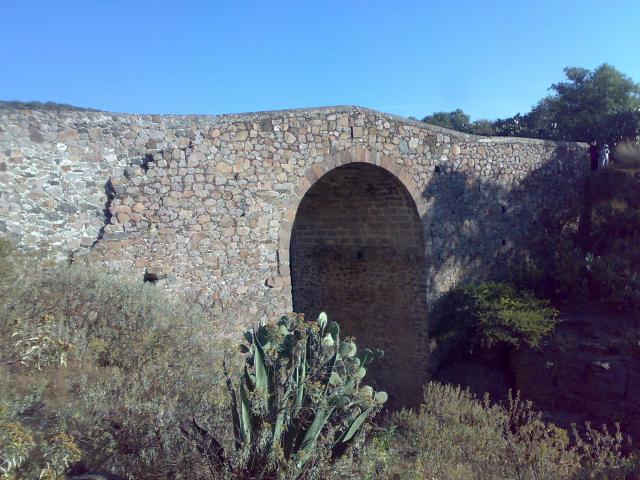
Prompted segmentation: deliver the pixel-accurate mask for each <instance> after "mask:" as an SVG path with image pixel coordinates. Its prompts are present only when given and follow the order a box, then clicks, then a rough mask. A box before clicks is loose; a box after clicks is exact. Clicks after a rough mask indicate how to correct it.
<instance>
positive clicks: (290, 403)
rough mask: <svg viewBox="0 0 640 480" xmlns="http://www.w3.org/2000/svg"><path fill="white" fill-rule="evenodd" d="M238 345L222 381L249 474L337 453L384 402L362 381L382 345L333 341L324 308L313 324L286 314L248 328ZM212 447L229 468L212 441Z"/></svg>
mask: <svg viewBox="0 0 640 480" xmlns="http://www.w3.org/2000/svg"><path fill="white" fill-rule="evenodd" d="M240 350H241V352H242V353H244V354H245V357H246V358H245V365H244V369H243V371H242V373H241V375H240V376H239V378H238V379H237V381H236V382H234V381H233V379H232V378H231V377H229V376H228V375H227V386H228V389H229V393H230V396H231V410H232V411H231V414H232V418H233V426H234V437H235V449H236V452H242V456H243V457H245V458H246V459H247V461H245V462H243V463H244V465H246V466H247V467H245V468H247V469H248V471H245V472H243V473H244V474H246V475H249V476H251V477H252V478H253V477H262V478H269V475H268V472H271V473H275V474H276V477H279V476H281V475H282V474H283V472H285V471H286V472H287V473H286V477H287V478H302V477H304V476H305V472H307V471H308V470H309V469H312V468H313V464H314V462H317V461H320V460H326V459H335V458H337V457H339V456H341V455H343V454H344V453H345V452H346V451H347V449H348V448H349V446H350V445H352V444H353V443H354V441H355V439H356V438H357V436H358V434H359V433H360V432H361V431H362V429H363V428H362V427H363V425H364V424H365V422H366V421H367V420H368V419H370V418H371V417H373V416H374V415H375V414H376V413H377V412H378V411H379V410H380V408H381V407H382V405H383V404H384V403H385V402H386V400H387V394H386V393H385V392H382V391H379V392H374V390H373V389H372V388H371V387H370V386H366V385H363V384H362V380H363V378H364V376H365V374H366V372H367V366H368V365H369V364H370V363H371V362H372V361H373V360H375V359H377V358H380V357H382V354H383V353H382V351H380V350H370V349H367V348H364V349H361V350H359V349H358V348H357V346H356V344H355V342H354V340H353V339H352V338H345V339H344V340H341V339H340V329H339V326H338V324H337V323H335V322H328V320H327V315H326V314H324V313H322V314H320V316H319V317H318V320H317V321H315V322H307V321H305V320H304V318H303V316H301V315H292V316H289V317H283V318H281V319H280V321H278V322H277V324H269V325H262V326H260V327H258V328H257V329H251V330H249V331H247V332H245V334H244V342H243V344H242V345H241V346H240ZM320 450H322V453H321V452H320ZM214 451H216V452H217V454H218V456H219V457H220V462H219V464H220V465H221V466H223V467H224V468H230V469H232V470H233V467H232V466H231V465H230V464H229V460H228V458H222V457H224V450H223V448H222V446H221V445H220V444H219V443H216V444H215V448H214ZM278 472H279V473H278ZM236 473H239V472H236ZM265 475H266V477H265Z"/></svg>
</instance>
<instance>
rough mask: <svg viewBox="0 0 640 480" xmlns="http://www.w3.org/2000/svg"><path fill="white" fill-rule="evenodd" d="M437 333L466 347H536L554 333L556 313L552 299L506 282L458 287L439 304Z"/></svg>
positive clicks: (435, 333) (468, 348) (435, 334)
mask: <svg viewBox="0 0 640 480" xmlns="http://www.w3.org/2000/svg"><path fill="white" fill-rule="evenodd" d="M440 310H441V312H443V313H441V315H444V316H445V317H444V318H443V319H442V320H441V321H440V322H439V327H438V330H437V331H436V332H434V336H435V337H436V338H439V339H449V340H452V341H453V342H454V343H456V344H458V345H463V346H465V347H466V349H467V350H470V351H473V350H474V349H477V348H479V347H480V348H489V349H490V348H492V347H493V346H495V345H504V346H509V347H518V346H519V345H520V344H521V343H523V342H524V343H526V344H527V345H529V346H531V347H537V346H538V345H539V343H540V341H541V339H542V338H544V337H545V336H547V335H549V334H550V333H552V332H553V330H554V328H555V324H556V322H555V316H556V315H557V312H556V310H555V309H553V308H551V307H550V306H549V302H547V301H545V300H540V299H538V298H536V297H535V296H533V295H532V294H531V293H529V292H528V291H519V290H517V289H515V288H514V287H512V286H511V285H508V284H506V283H494V282H487V283H481V284H479V285H475V286H467V287H463V288H460V289H457V290H455V291H454V292H452V293H451V294H449V295H448V297H447V298H446V299H445V300H444V301H443V303H442V305H441V306H440Z"/></svg>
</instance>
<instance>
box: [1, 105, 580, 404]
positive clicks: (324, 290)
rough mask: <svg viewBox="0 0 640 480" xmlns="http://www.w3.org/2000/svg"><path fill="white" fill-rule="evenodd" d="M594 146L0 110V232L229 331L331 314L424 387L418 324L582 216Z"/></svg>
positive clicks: (255, 120)
mask: <svg viewBox="0 0 640 480" xmlns="http://www.w3.org/2000/svg"><path fill="white" fill-rule="evenodd" d="M588 169H589V161H588V157H587V146H586V145H584V144H579V143H558V142H549V141H541V140H531V139H522V138H487V137H478V136H473V135H467V134H463V133H460V132H455V131H450V130H446V129H442V128H439V127H434V126H431V125H427V124H424V123H421V122H418V121H414V120H408V119H404V118H399V117H395V116H392V115H387V114H383V113H379V112H376V111H372V110H368V109H364V108H359V107H331V108H319V109H301V110H290V111H277V112H266V113H255V114H243V115H222V116H154V115H124V114H111V113H103V112H89V111H71V110H52V111H45V110H29V109H13V108H8V107H7V106H4V107H0V188H1V189H2V191H1V192H0V233H1V232H4V234H5V235H7V236H10V237H11V238H13V239H14V240H15V241H16V242H18V243H19V244H21V245H22V246H24V247H38V248H41V249H46V250H51V251H54V252H57V253H58V254H59V253H60V252H67V253H69V254H71V255H72V256H73V258H74V259H78V258H84V259H86V260H87V261H89V262H91V263H94V264H100V265H106V266H107V267H109V268H110V269H113V270H117V271H120V272H123V273H127V274H130V275H133V276H136V277H137V278H139V279H140V281H143V280H145V281H152V282H156V283H157V284H158V286H159V288H166V289H169V290H172V291H175V292H179V293H181V294H183V295H185V296H186V297H187V298H188V299H189V300H190V301H196V302H199V303H200V304H202V305H203V306H204V307H205V308H207V309H210V310H211V312H213V314H214V315H213V317H214V318H215V319H216V321H217V322H219V324H220V328H221V330H222V331H224V332H226V333H234V332H235V331H237V330H239V329H241V328H243V327H245V326H247V325H250V324H255V323H257V322H258V321H265V320H268V319H273V318H274V317H276V316H278V315H280V314H282V313H284V312H287V311H290V310H292V309H293V310H295V311H300V312H305V313H306V314H307V315H311V316H315V315H317V313H318V312H319V311H322V310H324V311H326V312H327V313H328V315H329V317H330V319H333V320H337V321H338V322H340V324H341V326H342V329H343V332H344V334H345V335H355V336H356V337H357V338H358V340H359V344H366V345H369V346H376V347H380V348H382V349H383V350H385V352H386V357H385V361H384V362H380V364H381V365H380V366H379V368H378V371H377V372H374V377H373V380H374V381H375V382H377V383H379V384H381V385H382V386H383V387H385V388H387V389H388V390H389V391H390V393H391V394H392V395H395V400H396V401H397V402H405V401H408V400H409V399H410V398H415V396H416V395H418V394H419V392H420V390H421V385H422V384H423V382H424V381H425V379H426V372H427V358H428V349H429V345H428V328H427V312H428V309H429V307H430V306H431V305H432V304H433V303H434V302H435V301H436V300H437V298H438V297H439V296H440V295H442V294H443V293H445V292H446V291H447V290H449V289H451V288H452V287H453V286H455V285H457V284H459V283H461V282H471V281H476V280H480V279H488V278H500V277H501V276H503V275H504V274H505V272H506V271H507V270H508V268H509V265H510V262H511V260H512V259H513V258H514V257H515V256H517V255H521V254H523V252H526V248H527V246H529V245H531V244H532V242H537V241H539V240H540V239H541V238H542V237H543V236H544V235H545V234H546V233H547V232H548V230H549V228H553V225H552V224H553V219H557V218H559V217H561V215H562V213H563V212H564V211H568V210H571V209H572V208H574V207H575V206H576V205H577V204H579V202H580V200H581V195H582V185H583V179H584V176H585V174H586V173H587V171H588Z"/></svg>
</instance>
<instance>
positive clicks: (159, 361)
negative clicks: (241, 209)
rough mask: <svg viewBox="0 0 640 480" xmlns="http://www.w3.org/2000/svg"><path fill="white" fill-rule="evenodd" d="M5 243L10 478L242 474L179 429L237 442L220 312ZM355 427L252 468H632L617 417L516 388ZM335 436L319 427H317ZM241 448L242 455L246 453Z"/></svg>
mask: <svg viewBox="0 0 640 480" xmlns="http://www.w3.org/2000/svg"><path fill="white" fill-rule="evenodd" d="M0 249H1V250H2V251H1V252H0V301H1V304H0V313H1V315H2V323H1V324H0V352H1V356H0V464H1V465H0V466H1V468H2V471H3V472H4V476H5V478H14V479H18V478H24V479H30V478H49V479H54V478H64V476H65V475H70V474H75V473H80V472H85V471H109V472H112V473H116V474H119V475H122V476H123V477H125V478H138V479H151V478H175V479H180V478H189V479H214V478H243V476H242V475H241V474H237V473H234V472H233V471H226V472H221V471H220V469H217V468H215V465H214V462H215V460H214V459H213V458H212V455H211V450H210V448H211V445H212V444H211V443H210V442H209V441H208V440H203V439H198V438H197V436H196V437H194V436H188V435H187V436H185V433H184V432H185V426H188V425H192V422H193V418H194V416H195V417H196V418H197V419H198V424H199V425H201V426H203V427H204V428H206V430H207V431H208V432H210V433H211V434H212V435H213V436H214V438H216V440H217V441H219V442H220V444H222V445H224V446H225V447H226V448H227V449H233V445H234V441H235V440H234V436H233V429H232V428H230V425H231V424H232V422H231V415H230V411H231V410H230V405H229V396H228V393H227V390H226V387H225V384H224V376H223V373H222V371H221V363H222V362H221V357H222V355H223V354H224V353H225V352H227V353H228V354H229V355H238V353H237V350H234V349H232V348H230V347H232V346H230V345H224V344H221V343H220V342H218V341H215V342H214V341H211V339H212V338H214V332H213V331H212V328H211V327H208V325H211V323H212V322H211V321H210V320H211V319H208V318H207V317H206V315H204V314H203V313H202V312H200V311H198V310H193V309H189V308H188V307H186V306H185V304H184V303H182V302H181V301H180V299H177V298H176V299H172V298H167V295H166V294H164V293H162V292H159V291H158V290H157V289H156V287H155V286H153V285H150V284H141V283H139V282H134V281H130V280H127V279H125V278H122V277H118V276H114V275H111V274H107V273H105V272H102V271H100V270H95V269H91V268H88V267H86V266H82V265H75V266H72V267H68V266H54V267H48V268H44V267H41V266H39V265H41V264H40V263H39V262H37V260H36V259H33V258H25V257H24V256H21V255H18V254H17V253H16V252H15V251H13V250H12V249H11V247H10V246H9V244H8V243H7V242H2V243H1V244H0ZM239 340H240V339H239ZM232 351H235V352H236V353H232ZM229 360H230V364H232V365H234V364H235V362H234V361H233V359H232V358H230V359H229ZM354 438H355V441H354V443H353V445H351V446H350V450H349V451H348V453H347V454H346V455H343V456H340V457H336V458H334V457H332V456H330V455H327V453H326V452H328V451H330V449H329V450H326V449H325V453H322V452H321V451H320V450H318V451H317V452H316V451H314V452H313V453H312V455H314V457H312V458H311V459H310V460H309V461H308V464H309V465H310V466H311V468H309V469H307V470H306V471H305V472H304V474H303V475H300V473H299V471H298V473H295V472H296V469H293V468H288V467H287V465H286V464H285V465H284V467H282V468H280V470H279V472H273V471H271V472H265V473H264V476H259V477H256V478H354V479H355V478H364V479H367V478H368V479H378V478H437V479H467V478H469V479H474V478H496V479H498V478H504V479H512V478H517V479H545V478H620V479H623V478H634V477H633V476H632V475H633V473H632V472H633V471H634V470H633V469H634V461H635V460H634V458H635V457H633V456H629V455H628V450H627V449H628V445H627V443H626V440H625V439H624V438H623V437H622V435H621V434H619V433H617V432H616V433H614V434H609V433H606V432H603V431H601V430H594V429H587V434H586V435H583V437H579V436H575V435H574V434H573V433H570V432H566V431H564V430H561V429H559V428H557V427H555V426H553V425H551V424H547V423H545V422H543V421H542V420H541V419H540V416H539V415H538V414H536V413H534V412H532V411H531V409H530V407H529V406H527V405H526V404H524V403H522V402H520V401H519V400H518V399H514V400H513V401H512V402H511V403H510V404H509V405H506V406H500V405H492V404H490V403H489V402H488V400H485V401H481V400H477V399H474V398H473V397H472V396H471V395H470V394H469V393H467V392H465V391H463V390H460V389H459V388H455V387H449V386H442V385H438V384H429V385H428V386H427V387H426V388H425V403H424V405H423V406H422V408H421V409H420V410H419V411H417V412H416V411H403V412H399V413H396V414H394V415H387V416H382V417H378V420H377V421H376V422H375V423H371V424H366V425H365V426H364V428H363V429H362V434H359V435H358V436H357V437H354ZM331 439H332V437H331V436H329V435H328V434H327V432H324V431H323V433H321V438H320V440H319V443H323V442H324V443H325V444H327V445H329V446H330V445H331V444H332V440H331ZM256 441H260V440H259V439H257V440H256ZM208 442H209V443H208ZM323 455H324V456H323ZM234 461H236V462H240V464H238V465H239V466H238V469H236V470H235V471H236V472H241V471H243V470H242V469H243V468H245V467H243V466H242V465H241V462H242V461H243V458H242V456H239V457H238V458H236V459H235V460H234ZM244 471H246V469H245V470H244Z"/></svg>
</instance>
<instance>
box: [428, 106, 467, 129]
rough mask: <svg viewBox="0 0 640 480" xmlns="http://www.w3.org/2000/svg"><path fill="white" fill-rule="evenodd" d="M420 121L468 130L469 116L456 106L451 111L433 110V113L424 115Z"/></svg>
mask: <svg viewBox="0 0 640 480" xmlns="http://www.w3.org/2000/svg"><path fill="white" fill-rule="evenodd" d="M422 121H423V122H425V123H429V124H431V125H437V126H439V127H444V128H451V129H452V130H458V131H460V132H468V131H469V125H470V122H471V118H470V117H469V115H467V114H466V113H464V112H463V111H462V110H461V109H459V108H458V109H457V110H454V111H453V112H435V113H434V114H433V115H427V116H426V117H424V118H423V119H422Z"/></svg>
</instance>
